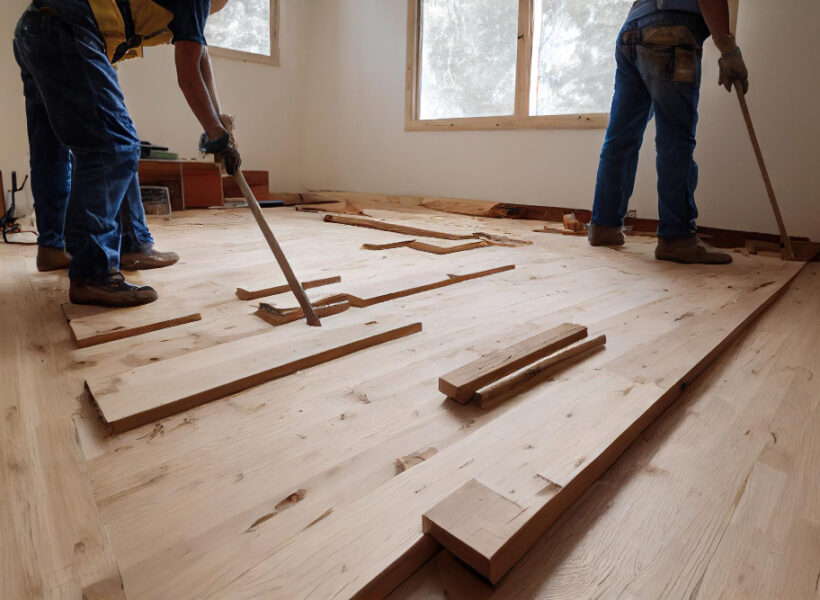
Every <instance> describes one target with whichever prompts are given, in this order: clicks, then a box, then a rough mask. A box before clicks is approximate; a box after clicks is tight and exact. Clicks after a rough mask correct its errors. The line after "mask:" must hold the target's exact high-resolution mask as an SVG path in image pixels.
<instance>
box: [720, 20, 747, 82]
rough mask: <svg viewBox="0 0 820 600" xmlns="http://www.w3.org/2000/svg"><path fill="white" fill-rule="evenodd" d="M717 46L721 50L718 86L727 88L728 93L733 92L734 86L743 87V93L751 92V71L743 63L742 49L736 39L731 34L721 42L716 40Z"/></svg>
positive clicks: (721, 39)
mask: <svg viewBox="0 0 820 600" xmlns="http://www.w3.org/2000/svg"><path fill="white" fill-rule="evenodd" d="M715 45H716V46H717V47H718V49H719V50H720V60H718V65H719V66H720V78H719V79H718V85H722V86H723V87H725V88H726V91H727V92H731V91H732V85H733V84H734V85H740V86H742V87H743V93H744V94H745V93H746V92H748V91H749V71H748V69H746V63H745V62H744V61H743V55H742V54H741V53H740V48H738V47H737V44H736V43H735V37H734V36H733V35H732V34H731V33H730V34H729V35H726V36H724V37H722V38H720V39H719V40H715Z"/></svg>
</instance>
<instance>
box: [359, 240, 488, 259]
mask: <svg viewBox="0 0 820 600" xmlns="http://www.w3.org/2000/svg"><path fill="white" fill-rule="evenodd" d="M489 245H491V244H490V242H487V241H484V240H480V241H478V242H468V243H466V244H458V245H455V246H438V245H436V244H426V243H424V242H418V241H416V240H406V241H401V242H392V243H389V244H362V249H363V250H392V249H394V248H411V249H413V250H418V251H419V252H427V253H429V254H442V255H443V254H455V253H456V252H465V251H466V250H475V249H476V248H484V247H485V246H489Z"/></svg>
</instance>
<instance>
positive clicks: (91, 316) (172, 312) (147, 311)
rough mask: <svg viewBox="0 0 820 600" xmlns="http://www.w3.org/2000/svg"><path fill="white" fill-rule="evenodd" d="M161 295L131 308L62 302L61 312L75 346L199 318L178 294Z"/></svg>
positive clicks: (120, 337) (116, 338)
mask: <svg viewBox="0 0 820 600" xmlns="http://www.w3.org/2000/svg"><path fill="white" fill-rule="evenodd" d="M169 300H170V301H166V299H165V298H163V300H161V301H159V304H157V303H156V302H154V303H151V304H148V305H145V306H138V307H135V308H126V309H106V308H102V307H99V306H84V305H80V304H71V303H66V304H63V314H64V315H65V318H66V319H67V320H68V325H69V327H71V333H72V334H74V341H75V342H76V343H77V347H78V348H86V347H88V346H94V345H96V344H104V343H105V342H111V341H113V340H121V339H123V338H127V337H133V336H135V335H140V334H143V333H148V332H150V331H157V330H158V329H166V328H168V327H175V326H176V325H183V324H185V323H193V322H194V321H199V320H200V319H201V318H202V315H201V314H200V313H198V312H193V313H189V312H186V311H184V310H182V305H183V302H182V301H180V299H178V298H171V299H169Z"/></svg>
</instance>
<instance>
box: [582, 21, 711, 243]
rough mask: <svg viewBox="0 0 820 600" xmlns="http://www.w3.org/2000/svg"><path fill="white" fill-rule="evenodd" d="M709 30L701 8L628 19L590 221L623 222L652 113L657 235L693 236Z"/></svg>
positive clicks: (616, 224) (619, 46)
mask: <svg viewBox="0 0 820 600" xmlns="http://www.w3.org/2000/svg"><path fill="white" fill-rule="evenodd" d="M708 36H709V30H708V28H707V26H706V23H705V22H704V20H703V17H702V16H701V15H699V14H696V13H689V12H681V11H659V12H656V13H654V14H651V15H648V16H645V17H642V18H639V19H634V20H627V22H626V24H625V25H624V27H623V29H622V30H621V32H620V34H619V35H618V41H617V43H616V50H615V53H616V54H615V55H616V61H617V70H616V72H615V95H614V97H613V98H612V110H611V114H610V121H609V128H608V129H607V132H606V138H605V141H604V146H603V150H602V151H601V159H600V163H599V165H598V180H597V183H596V186H595V201H594V204H593V209H592V222H593V223H595V224H597V225H606V226H611V227H619V226H621V225H623V222H624V217H625V216H626V212H627V206H628V203H629V198H630V197H631V196H632V191H633V188H634V186H635V174H636V172H637V169H638V152H639V150H640V148H641V144H642V143H643V136H644V131H645V130H646V124H647V123H648V122H649V119H650V118H652V115H653V113H654V116H655V127H656V131H657V134H656V137H655V145H656V150H657V171H658V213H659V216H660V226H659V227H658V236H659V237H661V238H666V239H679V238H685V237H690V236H692V235H694V234H695V231H696V229H695V219H696V218H697V216H698V209H697V207H696V206H695V197H694V196H695V188H696V187H697V182H698V166H697V164H696V163H695V160H694V151H695V132H696V129H697V122H698V100H699V99H700V80H701V58H702V48H701V46H702V45H703V42H704V40H705V39H706V38H707V37H708Z"/></svg>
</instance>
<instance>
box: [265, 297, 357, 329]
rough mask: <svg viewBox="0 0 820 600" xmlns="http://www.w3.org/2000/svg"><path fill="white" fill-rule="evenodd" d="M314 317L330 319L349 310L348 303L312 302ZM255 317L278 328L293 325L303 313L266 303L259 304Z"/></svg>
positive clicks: (297, 307)
mask: <svg viewBox="0 0 820 600" xmlns="http://www.w3.org/2000/svg"><path fill="white" fill-rule="evenodd" d="M312 304H313V307H314V309H315V312H316V315H317V316H319V317H331V316H333V315H338V314H339V313H343V312H344V311H346V310H347V309H349V308H350V302H348V301H347V300H341V301H338V300H334V299H329V301H328V300H319V301H317V302H312ZM254 314H255V315H256V316H258V317H259V318H261V319H262V320H264V321H267V322H268V323H270V324H271V325H274V326H279V325H285V324H286V323H293V322H294V321H299V320H300V319H304V318H305V313H304V311H303V310H302V308H301V307H300V306H296V307H290V308H277V307H276V306H273V305H272V304H268V303H267V302H262V303H260V304H259V308H258V309H257V310H256V312H255V313H254Z"/></svg>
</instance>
